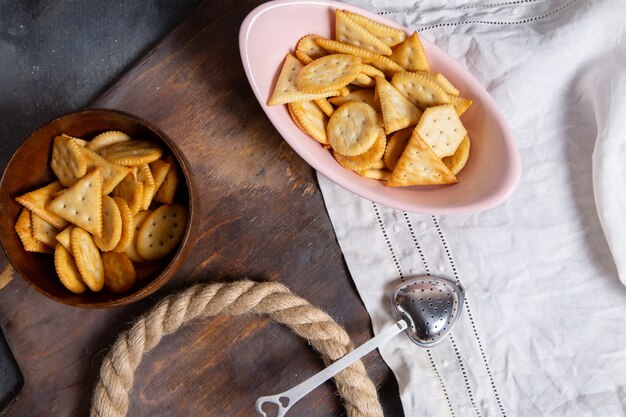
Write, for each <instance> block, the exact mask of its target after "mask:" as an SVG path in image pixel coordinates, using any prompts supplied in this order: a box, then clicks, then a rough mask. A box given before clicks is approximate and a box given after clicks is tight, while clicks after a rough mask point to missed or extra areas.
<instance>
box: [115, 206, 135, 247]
mask: <svg viewBox="0 0 626 417" xmlns="http://www.w3.org/2000/svg"><path fill="white" fill-rule="evenodd" d="M113 201H115V203H116V204H117V208H118V209H119V210H120V216H121V218H122V234H121V235H120V240H119V242H118V243H117V245H116V246H115V247H114V248H113V252H118V253H120V252H124V251H125V250H126V249H127V248H128V246H129V245H130V244H131V243H132V241H133V233H134V228H133V213H132V212H131V211H130V208H128V204H126V201H124V199H122V198H120V197H113Z"/></svg>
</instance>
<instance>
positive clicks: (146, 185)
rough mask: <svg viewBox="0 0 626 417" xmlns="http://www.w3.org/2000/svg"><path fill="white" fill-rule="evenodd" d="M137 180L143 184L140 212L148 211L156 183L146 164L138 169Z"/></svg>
mask: <svg viewBox="0 0 626 417" xmlns="http://www.w3.org/2000/svg"><path fill="white" fill-rule="evenodd" d="M137 180H138V181H139V182H141V183H142V184H143V203H142V204H141V210H148V208H149V207H150V203H152V198H153V197H154V194H155V193H156V183H155V181H154V177H153V176H152V171H150V166H149V165H148V164H145V165H142V166H140V167H138V169H137Z"/></svg>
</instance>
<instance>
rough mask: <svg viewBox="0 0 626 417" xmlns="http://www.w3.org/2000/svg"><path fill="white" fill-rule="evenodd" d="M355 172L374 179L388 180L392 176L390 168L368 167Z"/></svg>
mask: <svg viewBox="0 0 626 417" xmlns="http://www.w3.org/2000/svg"><path fill="white" fill-rule="evenodd" d="M355 172H356V173H357V174H359V175H360V176H362V177H365V178H370V179H373V180H383V181H387V180H388V179H389V177H390V176H391V171H389V170H388V169H376V168H368V169H363V170H360V171H355Z"/></svg>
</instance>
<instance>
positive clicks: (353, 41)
mask: <svg viewBox="0 0 626 417" xmlns="http://www.w3.org/2000/svg"><path fill="white" fill-rule="evenodd" d="M335 39H336V40H338V41H339V42H343V43H348V44H350V45H354V46H358V47H360V48H363V49H367V50H368V51H372V52H376V53H378V54H382V55H389V54H391V48H390V47H389V46H387V45H386V44H385V43H384V42H383V41H381V40H380V39H378V38H377V37H376V36H374V35H372V34H371V33H370V32H368V31H367V30H366V29H365V28H363V26H361V25H359V24H358V23H357V22H356V21H354V20H353V19H352V18H351V17H350V16H348V15H347V14H346V13H344V12H343V11H341V10H339V9H337V10H336V11H335Z"/></svg>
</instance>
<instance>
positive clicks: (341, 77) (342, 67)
mask: <svg viewBox="0 0 626 417" xmlns="http://www.w3.org/2000/svg"><path fill="white" fill-rule="evenodd" d="M360 71H361V59H360V58H358V57H356V56H354V55H347V54H332V55H326V56H323V57H321V58H319V59H316V60H315V61H313V62H311V63H310V64H308V65H306V66H305V67H304V68H302V70H300V72H299V73H298V75H297V76H296V87H297V88H298V90H299V91H302V92H305V93H326V92H330V91H336V90H339V89H340V88H343V87H345V86H346V85H348V84H350V83H351V82H352V81H354V79H355V78H356V77H357V76H358V75H359V73H360Z"/></svg>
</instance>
